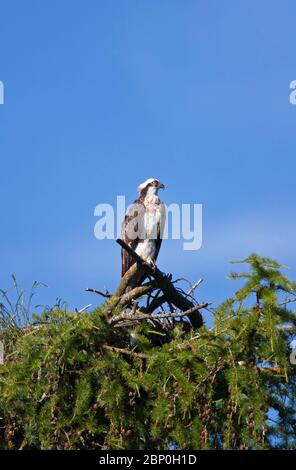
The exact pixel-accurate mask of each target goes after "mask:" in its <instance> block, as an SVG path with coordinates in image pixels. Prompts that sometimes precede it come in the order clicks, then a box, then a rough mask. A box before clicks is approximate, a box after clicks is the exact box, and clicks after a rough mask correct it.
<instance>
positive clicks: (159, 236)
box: [155, 203, 166, 261]
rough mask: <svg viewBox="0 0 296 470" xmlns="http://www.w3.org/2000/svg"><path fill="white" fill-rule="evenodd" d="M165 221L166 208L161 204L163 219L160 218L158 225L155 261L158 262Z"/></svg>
mask: <svg viewBox="0 0 296 470" xmlns="http://www.w3.org/2000/svg"><path fill="white" fill-rule="evenodd" d="M165 220H166V212H165V206H164V205H163V204H162V203H161V217H160V222H159V223H158V225H157V239H156V253H155V261H156V260H157V257H158V253H159V250H160V247H161V243H162V238H163V231H164V226H165Z"/></svg>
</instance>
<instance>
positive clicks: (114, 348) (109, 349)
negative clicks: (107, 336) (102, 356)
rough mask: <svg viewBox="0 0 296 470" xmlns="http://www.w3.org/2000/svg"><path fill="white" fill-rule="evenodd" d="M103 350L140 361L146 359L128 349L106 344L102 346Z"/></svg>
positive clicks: (142, 355)
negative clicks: (136, 358) (126, 355)
mask: <svg viewBox="0 0 296 470" xmlns="http://www.w3.org/2000/svg"><path fill="white" fill-rule="evenodd" d="M103 348H104V349H107V350H108V351H113V352H118V353H119V354H128V355H129V356H135V357H139V358H141V359H146V356H145V355H144V354H141V353H136V352H134V351H131V350H130V349H123V348H116V347H115V346H109V345H108V344H103Z"/></svg>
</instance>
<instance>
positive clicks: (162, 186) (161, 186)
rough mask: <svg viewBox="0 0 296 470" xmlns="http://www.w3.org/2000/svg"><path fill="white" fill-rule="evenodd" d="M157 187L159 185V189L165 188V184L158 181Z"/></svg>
mask: <svg viewBox="0 0 296 470" xmlns="http://www.w3.org/2000/svg"><path fill="white" fill-rule="evenodd" d="M157 187H158V189H165V185H164V184H162V183H160V182H159V183H158V186H157Z"/></svg>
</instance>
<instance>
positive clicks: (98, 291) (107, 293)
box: [85, 287, 112, 299]
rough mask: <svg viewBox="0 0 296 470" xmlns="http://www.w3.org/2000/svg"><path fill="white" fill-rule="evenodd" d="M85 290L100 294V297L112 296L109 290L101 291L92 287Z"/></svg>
mask: <svg viewBox="0 0 296 470" xmlns="http://www.w3.org/2000/svg"><path fill="white" fill-rule="evenodd" d="M85 290H86V292H93V293H94V294H98V295H101V296H102V297H105V298H107V299H110V297H112V295H111V294H109V292H101V291H100V290H97V289H93V288H92V287H87V288H86V289H85Z"/></svg>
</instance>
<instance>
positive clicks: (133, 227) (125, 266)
mask: <svg viewBox="0 0 296 470" xmlns="http://www.w3.org/2000/svg"><path fill="white" fill-rule="evenodd" d="M144 209H145V206H144V204H143V203H142V201H141V200H140V199H136V200H135V201H134V203H133V204H132V205H131V206H130V208H129V210H128V211H127V213H126V215H125V218H124V222H123V225H122V234H121V237H122V240H123V241H124V242H125V243H127V245H129V246H130V247H131V248H132V249H133V250H135V249H136V248H137V245H138V243H139V239H140V238H139V237H138V236H136V237H132V236H131V231H134V232H135V233H138V232H139V224H141V219H142V216H143V215H144ZM133 264H135V260H134V259H133V258H132V257H131V256H130V255H129V254H128V253H127V251H126V250H124V249H123V248H122V249H121V276H124V274H125V273H126V272H127V271H128V270H129V268H130V267H131V266H132V265H133Z"/></svg>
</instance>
